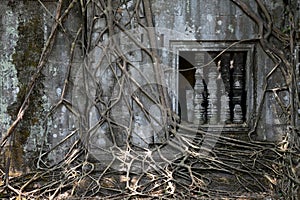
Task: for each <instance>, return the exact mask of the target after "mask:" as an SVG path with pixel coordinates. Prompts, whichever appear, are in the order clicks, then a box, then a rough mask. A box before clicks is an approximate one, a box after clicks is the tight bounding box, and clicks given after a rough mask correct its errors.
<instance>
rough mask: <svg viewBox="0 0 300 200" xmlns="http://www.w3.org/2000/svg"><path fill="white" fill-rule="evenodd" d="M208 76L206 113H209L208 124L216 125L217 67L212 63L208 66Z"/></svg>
mask: <svg viewBox="0 0 300 200" xmlns="http://www.w3.org/2000/svg"><path fill="white" fill-rule="evenodd" d="M208 67H209V74H208V80H209V81H208V85H207V90H208V93H209V100H208V112H209V123H210V124H217V123H218V86H217V77H218V73H217V67H216V65H215V64H214V63H212V64H210V65H209V66H208Z"/></svg>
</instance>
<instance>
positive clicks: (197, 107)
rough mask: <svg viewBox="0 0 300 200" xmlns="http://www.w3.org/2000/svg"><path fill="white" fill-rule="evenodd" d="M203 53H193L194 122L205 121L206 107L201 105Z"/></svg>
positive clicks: (200, 122) (202, 94)
mask: <svg viewBox="0 0 300 200" xmlns="http://www.w3.org/2000/svg"><path fill="white" fill-rule="evenodd" d="M203 64H204V53H196V55H195V67H196V73H195V79H196V81H195V87H194V123H195V124H204V123H205V122H206V116H205V114H206V108H205V107H203V102H204V90H205V87H204V83H203V67H202V65H203Z"/></svg>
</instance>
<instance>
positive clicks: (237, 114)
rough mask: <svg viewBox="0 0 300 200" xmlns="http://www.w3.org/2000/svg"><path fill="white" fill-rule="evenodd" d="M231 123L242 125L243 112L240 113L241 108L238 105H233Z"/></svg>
mask: <svg viewBox="0 0 300 200" xmlns="http://www.w3.org/2000/svg"><path fill="white" fill-rule="evenodd" d="M233 113H234V116H233V123H235V124H242V123H243V112H242V107H241V105H239V104H235V105H234V109H233Z"/></svg>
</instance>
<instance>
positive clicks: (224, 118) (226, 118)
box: [218, 60, 230, 123]
mask: <svg viewBox="0 0 300 200" xmlns="http://www.w3.org/2000/svg"><path fill="white" fill-rule="evenodd" d="M222 64H223V63H222V61H221V60H220V61H219V62H218V71H219V75H218V88H219V92H220V95H221V97H220V123H230V107H229V103H230V100H229V94H228V92H226V89H225V83H223V79H222Z"/></svg>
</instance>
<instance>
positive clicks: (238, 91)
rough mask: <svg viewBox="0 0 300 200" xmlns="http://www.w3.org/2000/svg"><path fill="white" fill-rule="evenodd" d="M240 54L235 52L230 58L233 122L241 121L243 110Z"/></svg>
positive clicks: (241, 60) (242, 77)
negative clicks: (232, 58)
mask: <svg viewBox="0 0 300 200" xmlns="http://www.w3.org/2000/svg"><path fill="white" fill-rule="evenodd" d="M240 56H241V55H239V54H238V53H236V54H235V56H234V57H235V58H234V61H233V60H232V61H231V63H232V66H233V87H232V89H233V97H232V101H233V105H234V109H233V123H236V124H240V123H243V111H242V95H243V90H244V75H243V71H242V70H243V63H242V62H243V59H241V58H240Z"/></svg>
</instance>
